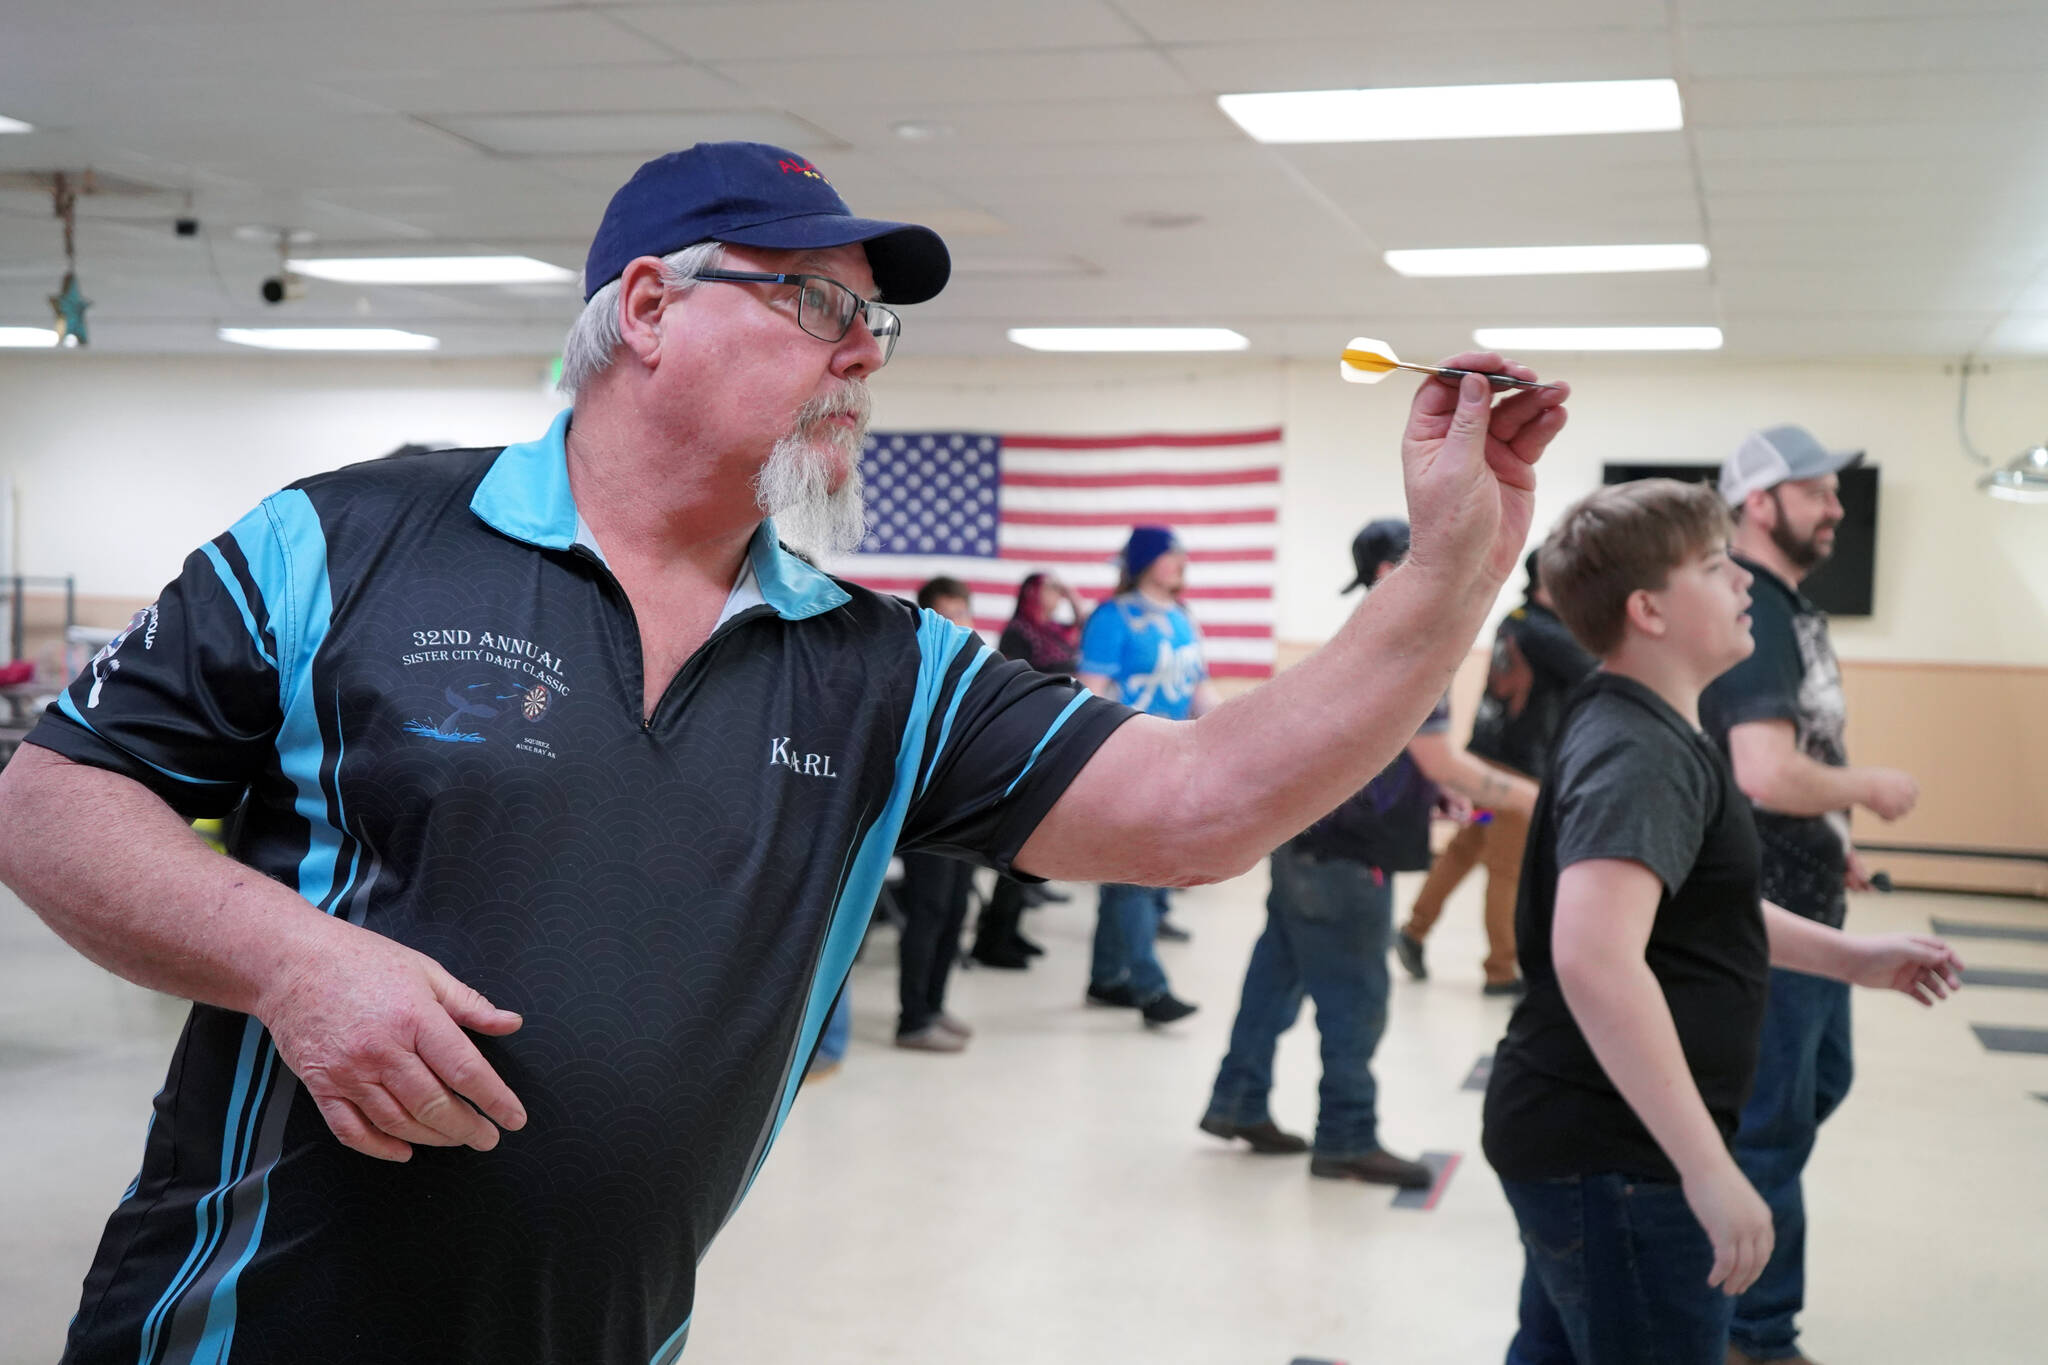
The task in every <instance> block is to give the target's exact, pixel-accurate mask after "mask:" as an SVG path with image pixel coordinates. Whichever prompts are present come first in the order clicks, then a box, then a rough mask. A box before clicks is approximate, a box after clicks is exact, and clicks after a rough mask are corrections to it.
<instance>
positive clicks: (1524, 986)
mask: <svg viewBox="0 0 2048 1365" xmlns="http://www.w3.org/2000/svg"><path fill="white" fill-rule="evenodd" d="M1479 993H1480V994H1481V995H1515V996H1521V995H1527V994H1528V993H1529V983H1528V982H1526V981H1524V980H1522V978H1521V977H1519V976H1518V977H1516V978H1515V979H1514V980H1513V981H1489V982H1487V983H1486V984H1485V985H1484V986H1481V987H1480V988H1479Z"/></svg>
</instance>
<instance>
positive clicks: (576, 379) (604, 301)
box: [555, 242, 725, 400]
mask: <svg viewBox="0 0 2048 1365" xmlns="http://www.w3.org/2000/svg"><path fill="white" fill-rule="evenodd" d="M724 255H725V244H724V243H723V242H698V243H697V244H696V245H695V246H686V247H684V248H683V249H682V250H681V251H672V252H670V253H669V254H668V255H666V256H663V257H662V258H661V281H662V283H663V284H664V285H666V286H667V287H668V288H670V289H674V290H684V289H688V288H689V287H690V286H691V285H692V284H693V283H695V281H696V279H697V276H698V275H700V274H702V273H703V272H704V271H706V270H715V269H717V268H718V263H719V261H720V260H721V259H722V258H723V257H724ZM624 340H625V338H624V337H623V336H622V335H621V334H620V332H619V282H618V281H617V280H613V281H612V282H611V283H610V284H607V285H606V286H605V287H604V288H602V289H600V290H598V291H597V292H596V293H595V294H592V295H591V296H590V302H589V303H586V304H584V305H583V313H582V315H581V316H580V317H578V318H577V319H576V322H575V325H574V326H572V327H570V328H569V336H568V339H567V340H565V341H564V342H563V343H562V377H561V379H560V381H558V382H557V383H556V385H555V388H556V389H557V390H558V391H559V392H561V393H564V394H567V395H568V396H569V397H570V398H571V399H572V400H573V399H574V398H575V397H576V395H577V394H578V393H579V392H581V391H582V389H583V386H584V385H585V384H588V383H589V382H590V381H591V380H593V379H595V378H597V377H598V376H599V375H601V374H603V373H604V372H605V371H606V370H608V369H610V368H611V363H612V357H613V356H614V355H616V354H617V353H618V349H619V345H620V343H621V342H623V341H624Z"/></svg>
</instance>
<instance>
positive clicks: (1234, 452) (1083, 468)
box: [1002, 446, 1280, 478]
mask: <svg viewBox="0 0 2048 1365" xmlns="http://www.w3.org/2000/svg"><path fill="white" fill-rule="evenodd" d="M1279 460H1280V448H1279V447H1278V446H1219V447H1216V448H1214V449H1211V450H1162V449H1159V448H1158V447H1155V446H1139V447H1137V448H1135V449H1132V450H1011V449H1009V448H1007V447H1005V448H1004V450H1003V451H1002V465H1003V475H1004V477H1006V478H1007V477H1009V476H1010V475H1013V474H1029V475H1038V476H1047V475H1054V476H1057V475H1074V476H1085V475H1091V474H1107V475H1125V474H1168V475H1173V474H1229V473H1235V472H1237V471H1239V470H1244V469H1263V468H1266V467H1267V466H1270V465H1275V464H1277V463H1278V462H1279Z"/></svg>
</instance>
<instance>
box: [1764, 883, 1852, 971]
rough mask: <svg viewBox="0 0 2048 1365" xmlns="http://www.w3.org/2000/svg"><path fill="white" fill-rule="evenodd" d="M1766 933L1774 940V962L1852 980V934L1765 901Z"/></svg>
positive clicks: (1793, 969)
mask: <svg viewBox="0 0 2048 1365" xmlns="http://www.w3.org/2000/svg"><path fill="white" fill-rule="evenodd" d="M1764 932H1765V933H1767V934H1769V935H1770V939H1771V965H1772V966H1773V967H1784V968H1787V969H1789V970H1791V971H1795V972H1805V973H1806V974H1807V975H1809V976H1825V977H1828V978H1831V979H1832V980H1835V981H1847V980H1848V979H1849V970H1850V963H1849V957H1850V953H1849V947H1850V939H1849V936H1848V935H1847V934H1845V933H1843V932H1842V931H1841V930H1839V929H1831V928H1829V927H1828V926H1827V925H1825V924H1821V923H1818V922H1816V921H1814V920H1810V919H1807V918H1806V917H1804V916H1803V915H1795V914H1793V913H1792V912H1791V911H1790V910H1787V909H1785V908H1784V907H1783V906H1779V905H1773V904H1771V903H1770V902H1769V901H1765V902H1764Z"/></svg>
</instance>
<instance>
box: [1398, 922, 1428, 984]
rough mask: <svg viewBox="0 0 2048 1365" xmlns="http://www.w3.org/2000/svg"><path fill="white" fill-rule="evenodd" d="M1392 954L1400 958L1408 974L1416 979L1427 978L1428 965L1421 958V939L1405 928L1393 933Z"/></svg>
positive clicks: (1423, 979) (1422, 979)
mask: <svg viewBox="0 0 2048 1365" xmlns="http://www.w3.org/2000/svg"><path fill="white" fill-rule="evenodd" d="M1394 956H1395V957H1398V958H1400V959H1401V965H1402V966H1403V967H1406V968H1407V969H1408V975H1410V976H1412V977H1414V978H1415V979H1416V980H1417V981H1427V980H1429V966H1428V964H1427V963H1425V962H1424V961H1423V960H1422V940H1421V939H1419V938H1416V937H1415V936H1414V935H1413V934H1411V933H1409V932H1408V931H1407V930H1406V929H1403V930H1401V931H1400V932H1399V933H1397V934H1395V935H1394Z"/></svg>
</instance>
